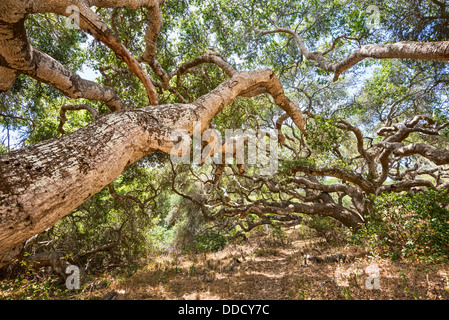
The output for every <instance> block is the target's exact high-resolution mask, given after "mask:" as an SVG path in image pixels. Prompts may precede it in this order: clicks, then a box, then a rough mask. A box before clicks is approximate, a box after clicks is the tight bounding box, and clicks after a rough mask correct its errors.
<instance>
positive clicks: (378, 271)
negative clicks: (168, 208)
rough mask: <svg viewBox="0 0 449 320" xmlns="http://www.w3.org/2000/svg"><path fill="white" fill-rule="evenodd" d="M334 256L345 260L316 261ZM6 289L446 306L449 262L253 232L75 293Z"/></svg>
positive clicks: (1, 287)
mask: <svg viewBox="0 0 449 320" xmlns="http://www.w3.org/2000/svg"><path fill="white" fill-rule="evenodd" d="M336 254H341V255H344V256H345V257H346V260H345V261H336V262H324V261H317V259H319V258H325V257H331V256H332V255H336ZM308 255H309V256H315V257H318V258H315V259H313V258H312V259H307V256H308ZM11 283H12V280H9V281H8V282H6V281H3V282H1V281H0V299H102V298H103V297H105V295H106V294H107V293H111V292H114V295H115V299H118V300H144V299H152V300H153V299H154V300H163V299H170V300H207V299H209V300H210V299H213V300H219V299H222V300H298V299H300V300H301V299H316V300H324V299H326V300H337V299H338V300H345V299H347V300H349V299H382V300H386V299H394V300H397V299H401V300H402V299H420V300H421V299H431V300H440V299H444V300H449V262H446V263H439V264H429V263H425V262H417V261H413V262H412V261H408V260H402V261H397V262H393V261H392V260H391V259H387V258H380V257H374V256H371V255H370V254H369V253H368V251H367V250H365V249H364V248H362V247H360V246H354V245H343V244H342V245H336V244H332V245H330V244H328V243H327V242H326V241H324V239H320V238H317V237H316V236H305V235H304V233H303V232H302V231H301V230H299V229H295V228H291V229H288V230H287V237H285V238H282V239H279V238H274V237H273V236H272V235H269V234H262V233H259V234H258V235H256V236H253V237H251V238H249V239H248V240H246V241H242V242H240V243H233V244H229V245H227V246H226V247H225V248H224V249H223V250H221V251H218V252H213V253H197V254H195V253H190V254H186V255H179V256H173V255H165V256H164V255H162V256H157V257H154V258H151V259H149V260H148V261H147V262H146V263H144V264H143V267H139V268H137V267H135V266H133V267H132V268H131V267H129V268H128V269H126V271H123V270H121V271H120V270H111V271H108V272H105V273H103V274H101V275H97V276H92V277H91V276H90V277H89V278H88V279H87V280H86V281H85V282H84V284H83V285H82V288H81V289H80V290H67V289H64V290H62V289H56V290H54V289H52V288H53V286H54V284H52V285H48V283H49V282H48V281H47V282H44V281H43V282H39V281H36V280H35V279H34V280H29V281H28V282H27V279H26V278H20V279H16V280H15V281H14V285H13V284H11ZM52 283H53V282H52ZM61 286H62V285H59V287H60V288H62V287H61Z"/></svg>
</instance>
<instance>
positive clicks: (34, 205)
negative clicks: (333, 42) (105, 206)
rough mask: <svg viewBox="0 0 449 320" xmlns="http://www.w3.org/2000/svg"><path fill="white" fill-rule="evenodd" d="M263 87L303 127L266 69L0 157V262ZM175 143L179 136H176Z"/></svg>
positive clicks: (117, 114) (106, 117) (106, 118)
mask: <svg viewBox="0 0 449 320" xmlns="http://www.w3.org/2000/svg"><path fill="white" fill-rule="evenodd" d="M258 88H264V89H266V90H267V91H268V92H269V93H270V94H271V95H272V96H273V98H274V100H275V101H276V103H277V104H278V105H279V106H280V107H281V108H283V109H284V110H285V111H286V112H287V113H288V114H290V115H291V117H292V119H293V120H294V121H295V123H296V125H297V126H298V127H299V128H301V129H303V128H304V120H303V117H302V114H301V112H300V111H299V109H298V107H297V106H296V105H295V104H294V103H293V102H291V101H290V100H289V99H288V98H287V97H286V96H285V95H284V92H283V89H282V86H281V84H280V82H279V79H278V78H277V76H276V75H275V74H274V73H273V72H272V71H271V70H268V69H262V70H259V71H250V72H241V73H237V74H235V75H234V76H233V77H232V78H231V79H229V80H228V81H226V82H224V83H223V84H221V85H220V86H218V87H217V88H216V89H215V90H213V91H212V92H210V93H209V94H207V95H205V96H203V97H201V98H199V99H198V100H196V101H194V102H193V103H192V104H171V105H161V106H148V107H146V108H140V109H132V110H122V111H118V112H114V113H110V114H106V115H103V116H102V117H100V118H98V119H97V120H96V121H94V122H92V123H91V124H89V125H88V126H86V127H84V128H82V129H80V130H78V131H76V132H73V133H71V134H67V135H64V136H62V137H61V138H58V139H52V140H47V141H44V142H41V143H38V144H36V145H34V146H32V147H29V148H26V149H21V150H18V151H13V152H10V153H6V154H2V155H1V156H0V243H1V246H0V261H3V263H6V262H8V261H10V260H11V259H12V258H14V257H15V256H16V255H17V253H18V251H19V250H20V248H21V244H22V243H23V242H25V241H26V240H27V239H29V238H30V237H32V236H33V235H35V234H38V233H40V232H42V231H44V230H45V229H47V228H48V227H49V226H52V225H53V224H54V223H56V222H57V221H58V220H60V219H61V218H62V217H64V216H65V215H67V214H69V213H70V212H71V211H72V210H73V209H75V208H76V207H77V206H79V205H80V204H82V203H83V202H84V201H85V200H86V199H88V198H89V197H91V196H92V195H94V194H95V193H97V192H98V191H100V190H101V189H102V188H104V187H105V186H106V185H108V184H109V183H111V182H112V181H113V180H114V179H115V178H116V177H117V176H119V175H120V174H121V173H122V172H123V170H124V169H125V168H126V167H127V166H129V165H130V164H132V163H134V162H135V161H137V160H139V159H140V158H141V157H143V156H145V155H147V154H149V153H151V152H155V151H161V152H166V153H170V152H171V150H172V149H173V147H174V146H175V145H176V144H177V143H178V140H175V139H176V137H177V135H176V134H175V130H176V131H180V130H185V131H187V132H189V133H190V134H192V133H193V123H194V122H195V121H199V122H201V123H202V128H203V130H205V129H207V127H208V123H209V121H210V119H211V118H213V117H214V116H215V115H216V114H217V113H219V112H220V111H221V110H222V109H223V108H224V107H226V106H227V105H228V104H230V103H231V102H232V101H233V100H234V99H235V98H236V97H238V96H240V95H243V94H246V93H248V92H250V91H253V90H256V89H258ZM178 138H179V135H178Z"/></svg>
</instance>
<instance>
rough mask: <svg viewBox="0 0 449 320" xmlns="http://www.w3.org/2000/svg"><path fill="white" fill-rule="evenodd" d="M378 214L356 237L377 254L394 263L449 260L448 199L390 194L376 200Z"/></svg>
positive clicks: (427, 193)
mask: <svg viewBox="0 0 449 320" xmlns="http://www.w3.org/2000/svg"><path fill="white" fill-rule="evenodd" d="M374 203H375V208H374V209H375V210H374V211H375V214H374V215H373V216H372V217H370V218H369V219H368V221H367V224H366V227H365V228H364V229H363V230H362V231H361V232H359V233H358V234H356V235H354V236H353V240H355V241H356V242H358V243H361V242H363V243H364V244H365V245H366V246H368V247H370V248H371V249H372V250H373V251H374V252H377V253H379V254H385V255H387V256H390V257H392V258H393V259H398V258H423V257H427V258H430V259H431V260H442V259H447V258H448V257H449V210H448V209H446V208H447V206H448V205H449V197H448V195H447V194H446V193H443V192H438V191H435V190H427V191H424V192H420V193H418V194H412V193H401V194H387V195H381V196H379V197H377V198H376V199H375V201H374Z"/></svg>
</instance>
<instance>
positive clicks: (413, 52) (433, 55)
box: [262, 28, 449, 81]
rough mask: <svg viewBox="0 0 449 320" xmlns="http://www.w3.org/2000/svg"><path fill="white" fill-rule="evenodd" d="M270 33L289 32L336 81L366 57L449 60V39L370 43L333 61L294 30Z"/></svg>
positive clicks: (303, 51)
mask: <svg viewBox="0 0 449 320" xmlns="http://www.w3.org/2000/svg"><path fill="white" fill-rule="evenodd" d="M270 33H287V34H290V35H291V36H293V38H294V40H295V42H296V44H297V46H298V48H299V50H300V52H301V54H302V55H304V56H305V57H306V58H307V59H309V60H313V61H315V62H317V64H318V66H319V67H320V68H322V69H324V70H326V71H329V72H333V73H334V81H336V80H337V79H338V77H339V76H340V75H341V74H342V73H343V72H344V71H345V70H347V69H349V68H351V67H352V66H354V65H355V64H357V63H358V62H360V61H362V60H364V59H366V58H373V59H414V60H438V61H449V41H439V42H413V41H404V42H397V43H392V44H383V45H382V44H369V45H364V46H362V47H361V48H360V49H358V50H355V51H353V52H351V53H350V54H349V55H348V56H347V57H346V58H345V59H343V60H341V61H337V62H331V61H329V60H327V59H326V58H324V55H323V53H322V52H310V51H309V49H308V48H307V47H306V45H305V43H304V40H303V39H302V38H301V37H300V36H299V35H298V34H297V33H296V32H295V31H293V30H291V29H287V28H277V29H274V30H270V31H264V32H262V35H264V34H270Z"/></svg>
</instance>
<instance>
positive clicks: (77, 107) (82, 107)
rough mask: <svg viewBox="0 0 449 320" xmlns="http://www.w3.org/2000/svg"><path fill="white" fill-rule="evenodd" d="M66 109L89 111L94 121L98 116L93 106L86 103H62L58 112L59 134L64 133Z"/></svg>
mask: <svg viewBox="0 0 449 320" xmlns="http://www.w3.org/2000/svg"><path fill="white" fill-rule="evenodd" d="M68 110H77V111H78V110H86V111H89V112H90V114H91V115H92V118H93V120H94V121H95V120H96V119H97V117H98V111H97V110H96V109H95V108H94V107H91V106H89V105H87V104H76V105H63V106H62V107H61V111H60V112H59V126H58V132H59V133H61V134H65V131H64V128H63V127H64V124H65V123H66V121H67V117H66V116H65V113H66V112H67V111H68Z"/></svg>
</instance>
